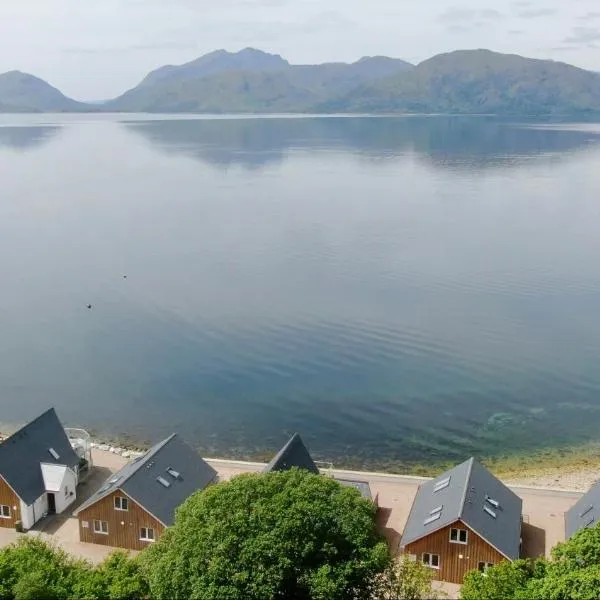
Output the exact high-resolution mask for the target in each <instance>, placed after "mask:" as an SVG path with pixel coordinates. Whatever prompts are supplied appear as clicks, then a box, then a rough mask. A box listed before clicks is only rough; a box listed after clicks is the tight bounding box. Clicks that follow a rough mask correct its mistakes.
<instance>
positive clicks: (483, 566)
mask: <svg viewBox="0 0 600 600" xmlns="http://www.w3.org/2000/svg"><path fill="white" fill-rule="evenodd" d="M493 566H494V563H489V562H480V563H479V564H478V565H477V568H478V569H479V570H480V571H481V572H482V573H485V572H486V571H487V570H488V569H489V568H490V567H493Z"/></svg>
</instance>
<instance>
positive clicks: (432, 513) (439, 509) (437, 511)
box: [429, 504, 444, 515]
mask: <svg viewBox="0 0 600 600" xmlns="http://www.w3.org/2000/svg"><path fill="white" fill-rule="evenodd" d="M442 508H444V505H443V504H440V505H439V506H436V507H435V508H434V509H433V510H431V511H430V512H429V514H430V515H435V513H441V512H442Z"/></svg>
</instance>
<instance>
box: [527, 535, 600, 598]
mask: <svg viewBox="0 0 600 600" xmlns="http://www.w3.org/2000/svg"><path fill="white" fill-rule="evenodd" d="M528 593H529V596H530V597H531V598H532V599H534V600H537V599H539V600H542V599H546V598H547V599H548V600H571V599H573V600H595V599H596V598H598V597H599V596H600V526H599V525H596V526H595V527H592V528H585V529H582V530H580V531H578V532H577V533H576V534H575V535H573V536H572V537H571V538H569V539H568V540H567V541H566V542H563V543H561V544H558V545H557V546H555V547H554V548H553V549H552V560H551V561H549V562H548V565H547V569H546V572H545V576H544V577H543V578H541V579H536V580H533V581H531V582H530V583H529V585H528Z"/></svg>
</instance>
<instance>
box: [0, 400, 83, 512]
mask: <svg viewBox="0 0 600 600" xmlns="http://www.w3.org/2000/svg"><path fill="white" fill-rule="evenodd" d="M50 448H52V449H53V450H54V451H55V452H56V454H57V455H58V459H57V458H54V456H53V455H52V454H50ZM41 463H49V464H53V465H66V466H67V467H70V468H72V469H74V468H75V467H76V466H77V464H78V463H79V458H78V457H77V454H75V451H74V450H73V448H71V443H70V442H69V438H68V437H67V434H66V433H65V430H64V428H63V426H62V425H61V424H60V421H59V420H58V417H57V416H56V412H55V410H54V409H53V408H50V409H48V410H47V411H46V412H45V413H42V414H41V415H40V416H39V417H37V418H36V419H34V420H33V421H31V422H30V423H28V424H27V425H25V426H24V427H22V428H21V429H19V430H18V431H17V432H15V433H13V434H12V435H11V436H10V437H8V438H6V440H4V442H2V443H1V444H0V475H2V477H4V479H5V480H6V481H7V483H8V484H9V485H10V487H12V489H13V490H14V491H15V492H16V493H17V495H18V496H19V498H21V500H22V501H23V502H25V504H27V505H30V504H33V503H34V502H35V500H37V499H38V498H39V497H40V496H41V495H42V494H43V493H44V492H45V491H46V490H45V487H44V479H43V477H42V468H41V466H40V465H41Z"/></svg>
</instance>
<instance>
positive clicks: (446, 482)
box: [433, 477, 450, 492]
mask: <svg viewBox="0 0 600 600" xmlns="http://www.w3.org/2000/svg"><path fill="white" fill-rule="evenodd" d="M449 485H450V477H446V478H445V479H441V480H440V481H438V482H437V483H436V484H435V485H434V486H433V491H434V492H439V491H440V490H443V489H444V488H447V487H448V486H449Z"/></svg>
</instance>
